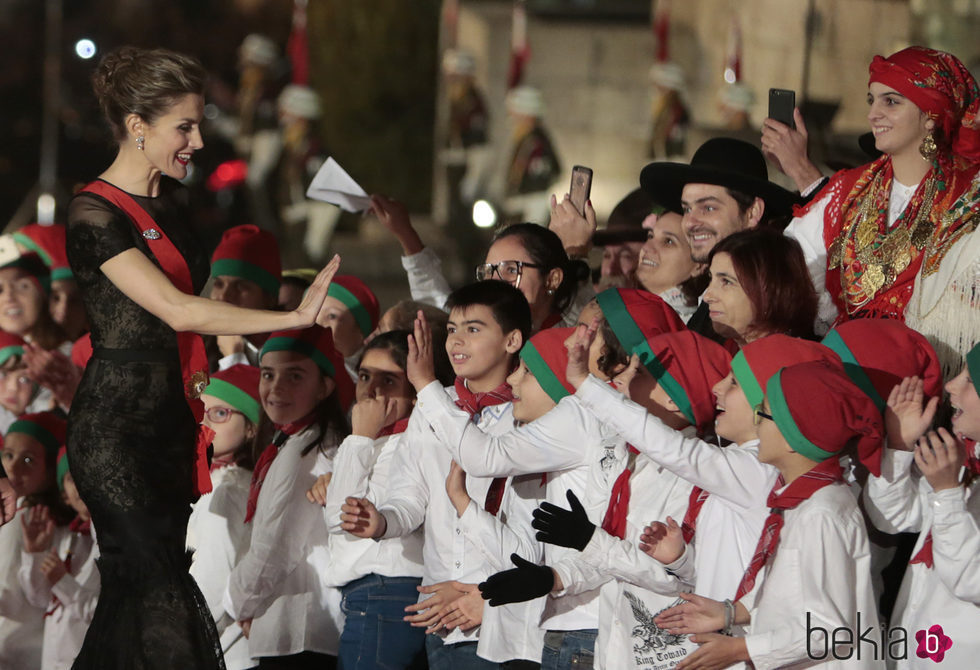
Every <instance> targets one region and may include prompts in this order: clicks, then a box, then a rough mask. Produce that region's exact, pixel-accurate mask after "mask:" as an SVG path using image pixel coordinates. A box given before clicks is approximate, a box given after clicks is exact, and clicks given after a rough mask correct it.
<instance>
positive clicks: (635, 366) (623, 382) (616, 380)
mask: <svg viewBox="0 0 980 670" xmlns="http://www.w3.org/2000/svg"><path fill="white" fill-rule="evenodd" d="M637 374H640V357H639V356H637V355H636V354H633V355H632V356H630V362H629V365H627V366H626V367H625V368H623V371H622V372H620V373H619V374H618V375H616V376H615V377H613V378H612V383H613V386H615V387H616V388H617V389H618V390H619V392H620V393H622V394H623V395H624V396H626V397H627V398H630V385H632V383H633V380H634V379H635V378H636V375H637ZM630 400H632V398H630Z"/></svg>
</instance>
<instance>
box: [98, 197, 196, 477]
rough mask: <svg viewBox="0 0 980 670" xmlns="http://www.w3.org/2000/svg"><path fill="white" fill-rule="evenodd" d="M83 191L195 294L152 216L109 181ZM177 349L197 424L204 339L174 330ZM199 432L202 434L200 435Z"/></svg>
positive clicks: (187, 273)
mask: <svg viewBox="0 0 980 670" xmlns="http://www.w3.org/2000/svg"><path fill="white" fill-rule="evenodd" d="M82 192H88V193H93V194H95V195H97V196H99V197H101V198H103V199H104V200H106V201H108V202H109V203H111V204H112V205H114V206H115V207H117V208H118V209H120V210H122V211H123V213H124V214H126V216H127V217H128V218H129V220H130V221H131V222H132V224H133V225H134V226H136V229H137V230H139V231H140V233H141V234H142V235H143V239H145V240H146V244H147V247H148V248H149V250H150V252H151V253H152V254H153V257H154V258H156V259H157V262H159V263H160V269H161V270H162V271H163V273H164V274H165V275H166V276H167V279H169V280H170V282H171V283H172V284H173V285H174V286H175V287H176V288H177V290H179V291H181V292H183V293H187V294H188V295H196V293H197V292H196V291H195V290H194V281H193V279H192V278H191V270H190V267H189V266H188V265H187V260H186V259H185V258H184V257H183V255H181V253H180V251H179V250H178V249H177V247H176V246H174V243H173V242H172V241H171V240H170V238H169V237H167V234H166V233H165V232H164V231H163V230H162V228H160V227H159V226H158V225H157V224H156V222H155V221H154V220H153V217H151V216H150V214H149V213H148V212H147V211H146V210H145V209H143V208H142V207H140V205H139V203H138V202H136V201H135V200H133V198H132V196H130V195H129V194H128V193H126V192H125V191H123V190H121V189H119V188H117V187H115V186H113V185H112V184H110V183H109V182H106V181H102V180H96V181H93V182H91V183H89V184H87V185H86V186H85V187H84V188H83V189H82ZM177 349H178V351H179V353H180V367H181V372H182V374H183V378H184V394H185V396H186V397H187V404H188V405H189V406H190V408H191V412H192V413H193V414H194V420H195V422H196V423H197V424H200V423H201V419H203V418H204V403H203V402H201V399H200V398H201V394H202V393H203V392H204V389H205V387H207V385H208V356H207V353H206V352H205V350H204V341H203V340H202V339H201V336H200V335H198V334H197V333H177ZM209 430H211V429H210V428H207V427H206V426H202V427H201V428H199V433H198V436H197V444H196V452H195V460H194V464H195V467H194V490H195V492H196V493H197V495H198V496H201V495H203V494H205V493H207V492H209V491H210V490H211V473H210V470H209V468H208V456H207V449H208V446H209V445H210V444H211V439H212V438H213V437H214V432H213V431H212V432H211V434H210V436H208V435H207V434H206V433H207V431H209ZM201 433H205V435H202V434H201Z"/></svg>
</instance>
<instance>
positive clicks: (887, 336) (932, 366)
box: [823, 319, 943, 412]
mask: <svg viewBox="0 0 980 670" xmlns="http://www.w3.org/2000/svg"><path fill="white" fill-rule="evenodd" d="M823 344H825V345H826V346H828V347H830V348H831V349H833V350H834V352H835V353H836V354H837V355H838V356H840V358H841V361H843V363H844V372H846V373H847V376H848V377H850V378H851V381H853V382H854V383H855V384H856V385H857V386H858V388H860V389H861V390H862V391H864V392H865V393H867V394H868V397H869V398H871V400H872V401H873V402H874V403H875V405H876V406H877V407H878V409H879V410H881V411H882V412H883V411H885V405H886V404H887V402H888V395H889V394H890V393H891V391H892V389H893V388H894V387H895V386H897V385H898V384H900V383H901V382H902V380H903V379H904V378H906V377H919V378H920V379H922V380H923V385H924V390H925V394H926V395H927V396H929V397H933V396H937V395H939V394H940V393H942V389H943V373H942V370H941V369H940V367H939V359H938V358H937V356H936V351H935V349H933V348H932V345H931V344H929V340H927V339H926V338H925V336H924V335H922V334H921V333H919V332H917V331H915V330H913V329H911V328H909V327H908V326H906V325H905V324H904V323H902V322H901V321H898V320H896V319H853V320H851V321H845V322H844V323H842V324H840V325H839V326H837V327H836V328H834V329H833V330H831V331H830V332H829V333H827V335H826V336H825V337H824V338H823Z"/></svg>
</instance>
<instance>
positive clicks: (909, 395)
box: [885, 377, 939, 451]
mask: <svg viewBox="0 0 980 670" xmlns="http://www.w3.org/2000/svg"><path fill="white" fill-rule="evenodd" d="M924 399H925V392H924V391H923V383H922V380H921V379H919V378H918V377H906V378H905V379H903V380H902V382H901V383H900V384H897V385H896V386H895V387H894V388H892V390H891V393H889V394H888V407H887V408H886V409H885V433H886V434H887V436H888V446H889V447H891V448H892V449H899V450H902V451H912V449H913V448H914V446H915V442H916V440H918V439H919V438H920V437H922V436H923V435H924V434H925V432H926V431H927V430H929V426H931V425H932V419H933V417H934V416H935V415H936V407H938V406H939V398H938V397H935V398H930V399H929V401H928V402H926V403H925V404H923V400H924Z"/></svg>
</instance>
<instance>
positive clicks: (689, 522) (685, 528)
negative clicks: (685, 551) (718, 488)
mask: <svg viewBox="0 0 980 670" xmlns="http://www.w3.org/2000/svg"><path fill="white" fill-rule="evenodd" d="M710 495H711V493H709V492H708V491H705V490H704V489H703V488H701V487H700V486H695V487H694V488H693V489H691V495H690V497H688V499H687V511H686V512H685V513H684V521H683V523H681V533H682V534H683V535H684V542H686V543H687V544H691V540H693V539H694V531H695V529H696V528H697V525H698V515H699V514H701V508H702V507H704V503H705V501H706V500H707V499H708V497H709V496H710Z"/></svg>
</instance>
